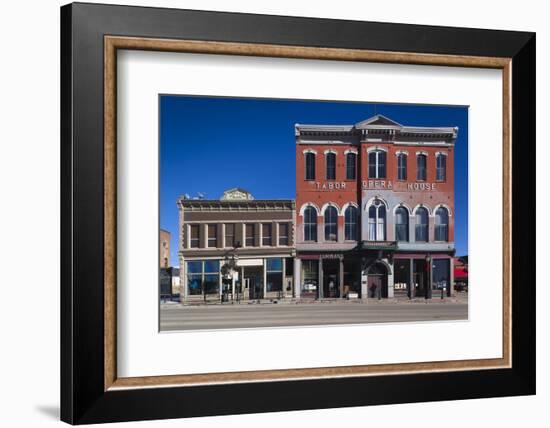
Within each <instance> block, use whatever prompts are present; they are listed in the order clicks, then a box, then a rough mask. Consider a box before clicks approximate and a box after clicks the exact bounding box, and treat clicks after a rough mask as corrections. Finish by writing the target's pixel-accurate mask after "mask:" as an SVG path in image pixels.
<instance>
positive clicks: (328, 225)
mask: <svg viewBox="0 0 550 428" xmlns="http://www.w3.org/2000/svg"><path fill="white" fill-rule="evenodd" d="M337 239H338V211H337V210H336V208H334V207H332V206H328V207H327V209H326V210H325V241H336V240H337Z"/></svg>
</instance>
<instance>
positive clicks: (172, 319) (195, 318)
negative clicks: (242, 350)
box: [160, 301, 468, 331]
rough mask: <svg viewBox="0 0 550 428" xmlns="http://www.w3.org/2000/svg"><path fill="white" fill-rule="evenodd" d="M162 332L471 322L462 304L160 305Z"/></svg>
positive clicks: (465, 306)
mask: <svg viewBox="0 0 550 428" xmlns="http://www.w3.org/2000/svg"><path fill="white" fill-rule="evenodd" d="M160 318H161V328H160V329H161V331H174V330H205V329H227V328H233V329H234V328H250V327H284V326H306V325H327V324H361V323H382V322H404V321H409V322H410V321H442V320H466V319H468V305H467V303H465V302H464V303H462V302H444V303H441V302H433V301H432V302H428V303H425V302H407V303H394V302H388V303H385V302H384V303H381V302H372V303H350V302H347V303H344V302H342V303H316V304H278V305H277V304H262V305H257V304H256V305H250V304H240V305H223V306H222V305H211V306H181V305H179V304H172V305H161V316H160Z"/></svg>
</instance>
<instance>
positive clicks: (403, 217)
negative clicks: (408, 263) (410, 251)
mask: <svg viewBox="0 0 550 428" xmlns="http://www.w3.org/2000/svg"><path fill="white" fill-rule="evenodd" d="M395 235H396V240H397V241H404V242H406V241H408V240H409V213H408V211H407V210H406V209H405V208H403V207H400V208H397V210H396V211H395Z"/></svg>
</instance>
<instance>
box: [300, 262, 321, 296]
mask: <svg viewBox="0 0 550 428" xmlns="http://www.w3.org/2000/svg"><path fill="white" fill-rule="evenodd" d="M302 266H303V272H304V280H303V282H302V290H301V293H302V294H303V295H305V296H307V295H308V294H310V295H316V294H317V287H318V285H319V261H318V260H303V261H302Z"/></svg>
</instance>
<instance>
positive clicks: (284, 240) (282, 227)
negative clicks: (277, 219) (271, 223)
mask: <svg viewBox="0 0 550 428" xmlns="http://www.w3.org/2000/svg"><path fill="white" fill-rule="evenodd" d="M279 245H288V224H287V223H280V224H279Z"/></svg>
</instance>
